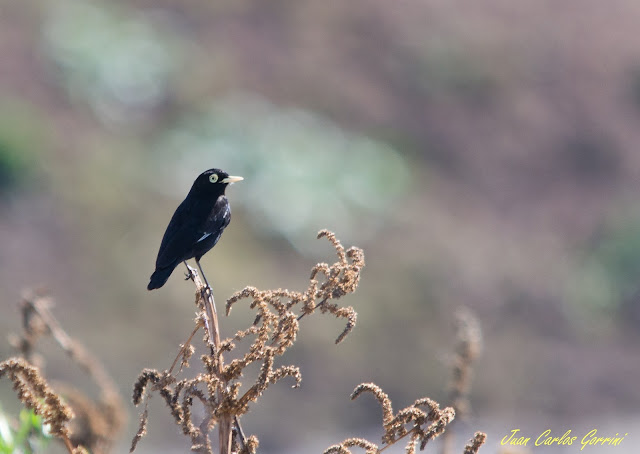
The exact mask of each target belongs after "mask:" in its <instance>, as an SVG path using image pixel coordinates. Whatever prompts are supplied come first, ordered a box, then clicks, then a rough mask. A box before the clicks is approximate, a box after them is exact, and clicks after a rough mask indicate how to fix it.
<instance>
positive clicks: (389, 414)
mask: <svg viewBox="0 0 640 454" xmlns="http://www.w3.org/2000/svg"><path fill="white" fill-rule="evenodd" d="M364 392H370V393H372V394H373V395H374V396H375V398H376V399H377V400H378V402H379V403H380V406H381V407H382V427H383V429H384V434H383V435H382V445H381V446H378V445H376V444H375V443H372V442H370V441H367V440H364V439H362V438H349V439H347V440H344V441H343V442H342V443H340V444H338V445H333V446H331V447H329V448H328V449H327V450H325V451H324V454H349V453H351V451H350V450H349V448H351V447H359V448H362V449H364V450H365V451H366V453H367V454H375V453H379V452H383V451H384V450H385V449H387V448H388V447H389V446H392V445H394V444H396V443H397V442H398V441H400V440H402V439H404V438H406V437H409V441H408V442H407V445H406V448H405V449H406V452H407V454H414V453H415V451H416V446H417V445H418V443H419V446H420V450H423V449H424V448H425V446H426V445H427V443H428V442H429V441H431V440H433V439H434V438H436V437H437V436H439V435H440V434H442V433H443V432H444V431H445V428H446V427H447V425H448V424H449V423H451V421H453V419H454V417H455V411H454V410H453V408H451V407H447V408H445V409H440V405H439V404H438V403H437V402H435V401H433V400H431V399H429V398H428V397H424V398H422V399H418V400H416V401H415V402H414V403H413V405H410V406H409V407H407V408H404V409H402V410H400V411H399V412H398V413H396V414H394V413H393V408H392V406H391V400H390V399H389V396H388V395H387V394H386V393H385V392H384V391H382V389H381V388H380V387H379V386H378V385H376V384H374V383H362V384H360V385H358V386H357V387H356V389H354V390H353V393H352V394H351V400H353V399H355V398H357V397H358V396H360V395H361V394H362V393H364Z"/></svg>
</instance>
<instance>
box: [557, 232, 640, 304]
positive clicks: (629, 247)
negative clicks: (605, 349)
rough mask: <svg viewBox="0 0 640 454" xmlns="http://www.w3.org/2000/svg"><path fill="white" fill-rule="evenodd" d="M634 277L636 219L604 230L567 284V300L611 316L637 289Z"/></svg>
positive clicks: (637, 265) (638, 272)
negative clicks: (568, 295)
mask: <svg viewBox="0 0 640 454" xmlns="http://www.w3.org/2000/svg"><path fill="white" fill-rule="evenodd" d="M638 276H640V219H631V220H629V219H627V220H626V221H623V222H620V223H618V224H617V225H615V226H613V227H611V228H610V229H608V231H606V232H605V233H604V234H603V235H602V237H601V238H600V239H599V241H598V242H597V244H595V246H594V247H593V249H592V250H590V251H589V252H588V253H587V255H586V257H585V259H584V261H583V263H582V266H580V267H578V268H577V270H576V273H575V275H574V278H573V279H572V280H571V282H570V290H569V292H570V300H572V301H574V302H575V303H579V306H581V307H582V308H587V309H590V310H595V311H600V312H603V313H607V314H609V315H614V314H615V313H616V310H617V309H619V306H620V304H621V303H622V302H623V301H624V300H625V298H628V297H629V296H631V294H632V293H633V292H635V291H636V290H637V289H638ZM576 305H578V304H576Z"/></svg>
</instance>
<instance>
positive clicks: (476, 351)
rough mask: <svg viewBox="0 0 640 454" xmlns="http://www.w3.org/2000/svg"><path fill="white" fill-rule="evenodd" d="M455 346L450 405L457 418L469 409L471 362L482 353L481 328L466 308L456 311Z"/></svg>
mask: <svg viewBox="0 0 640 454" xmlns="http://www.w3.org/2000/svg"><path fill="white" fill-rule="evenodd" d="M456 328H457V329H456V333H457V334H456V340H457V342H456V348H455V358H454V360H453V377H452V380H451V397H450V399H451V406H452V407H453V408H454V409H455V410H456V414H457V415H458V417H459V418H464V417H466V416H467V415H468V413H469V411H470V405H469V391H470V389H471V378H472V373H473V364H474V362H475V361H476V360H477V359H478V357H479V356H480V353H482V330H481V329H480V323H478V319H477V318H476V316H475V315H474V314H473V313H472V312H471V311H470V310H469V309H467V308H461V309H459V310H458V311H457V312H456Z"/></svg>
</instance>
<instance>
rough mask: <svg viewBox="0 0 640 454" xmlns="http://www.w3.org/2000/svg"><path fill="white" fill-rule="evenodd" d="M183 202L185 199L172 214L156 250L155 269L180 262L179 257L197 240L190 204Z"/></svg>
mask: <svg viewBox="0 0 640 454" xmlns="http://www.w3.org/2000/svg"><path fill="white" fill-rule="evenodd" d="M185 202H186V199H185V200H184V201H183V202H182V203H181V204H180V205H179V206H178V208H177V209H176V212H175V213H173V216H172V217H171V221H169V225H168V226H167V230H166V231H165V232H164V236H163V237H162V242H161V243H160V249H159V250H158V258H157V259H156V268H165V267H167V266H171V265H175V262H177V261H179V260H181V256H182V255H184V253H185V252H186V250H187V249H189V247H190V246H191V245H192V244H193V243H194V242H195V241H196V240H197V237H196V235H197V230H198V229H197V226H196V224H195V222H194V219H193V216H191V211H192V210H191V209H190V204H188V203H185Z"/></svg>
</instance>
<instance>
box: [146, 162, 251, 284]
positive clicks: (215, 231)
mask: <svg viewBox="0 0 640 454" xmlns="http://www.w3.org/2000/svg"><path fill="white" fill-rule="evenodd" d="M243 179H244V178H242V177H237V176H231V175H229V174H227V173H226V172H224V171H222V170H220V169H209V170H206V171H204V172H202V173H201V174H200V175H199V176H198V178H196V180H195V181H194V182H193V186H191V190H190V191H189V193H188V194H187V197H186V198H185V199H184V200H183V201H182V203H181V204H180V205H179V206H178V208H177V209H176V211H175V213H173V216H172V217H171V221H170V222H169V225H168V226H167V230H166V231H165V232H164V236H163V237H162V242H161V243H160V250H159V251H158V257H157V259H156V269H155V271H154V272H153V274H152V275H151V278H150V280H149V285H148V286H147V290H153V289H157V288H160V287H162V286H163V285H164V284H165V282H167V280H168V279H169V276H171V273H172V272H173V270H174V269H175V268H176V266H178V265H179V264H180V262H184V264H185V265H186V266H187V269H188V270H189V272H191V268H190V267H189V265H188V264H187V260H188V259H191V258H195V259H196V264H197V265H198V268H199V269H200V273H201V274H202V277H203V278H204V281H205V283H206V288H211V287H209V282H208V281H207V278H206V277H205V275H204V273H203V272H202V267H201V266H200V259H201V258H202V256H203V255H204V254H206V253H207V252H209V250H210V249H211V248H212V247H214V246H215V245H216V243H217V242H218V240H219V239H220V236H221V235H222V232H223V231H224V229H225V228H226V227H227V225H229V222H230V221H231V208H230V207H229V201H228V200H227V197H226V196H225V194H224V192H225V189H226V188H227V186H228V185H230V184H232V183H235V182H237V181H241V180H243Z"/></svg>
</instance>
